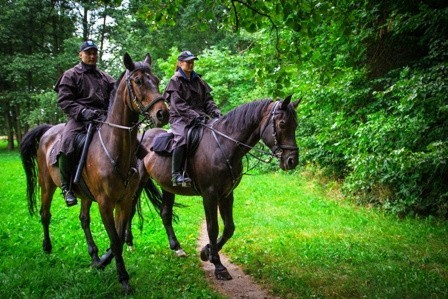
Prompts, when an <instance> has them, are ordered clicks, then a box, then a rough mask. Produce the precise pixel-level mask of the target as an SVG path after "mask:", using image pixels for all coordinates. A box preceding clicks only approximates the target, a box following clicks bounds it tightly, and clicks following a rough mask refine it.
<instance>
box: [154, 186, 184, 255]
mask: <svg viewBox="0 0 448 299" xmlns="http://www.w3.org/2000/svg"><path fill="white" fill-rule="evenodd" d="M174 198H175V196H174V194H173V193H170V192H168V191H165V190H163V194H162V207H161V209H160V217H162V222H163V226H164V227H165V231H166V234H167V236H168V242H169V243H170V248H171V250H174V251H175V253H176V256H179V257H185V256H187V254H186V253H185V251H184V250H183V249H182V247H181V246H180V243H179V241H178V240H177V237H176V234H175V232H174V229H173V206H174Z"/></svg>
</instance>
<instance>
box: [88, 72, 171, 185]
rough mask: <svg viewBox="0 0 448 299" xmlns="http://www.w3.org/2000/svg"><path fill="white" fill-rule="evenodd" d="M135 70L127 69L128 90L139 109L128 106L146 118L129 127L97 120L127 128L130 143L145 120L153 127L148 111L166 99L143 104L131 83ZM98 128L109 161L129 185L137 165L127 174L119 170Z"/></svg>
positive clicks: (160, 97)
mask: <svg viewBox="0 0 448 299" xmlns="http://www.w3.org/2000/svg"><path fill="white" fill-rule="evenodd" d="M135 71H137V70H134V71H132V72H129V71H127V76H126V87H127V89H128V91H129V97H130V98H131V99H132V102H134V103H135V104H136V105H137V107H138V109H139V111H135V110H134V109H133V108H132V106H130V105H129V104H128V107H129V109H131V110H132V111H134V112H138V113H139V114H141V115H143V116H144V118H142V119H141V120H140V121H138V122H137V123H136V124H134V125H133V126H130V127H128V126H123V125H118V124H114V123H110V122H105V121H96V122H97V123H101V124H106V125H108V126H110V127H113V128H117V129H121V130H127V131H128V133H129V143H131V142H132V135H131V133H132V131H134V130H135V129H136V128H137V129H138V128H139V127H140V125H141V124H142V123H143V122H144V121H148V122H149V126H150V127H153V125H154V122H153V121H152V119H151V117H150V115H149V113H148V111H149V110H150V109H151V108H152V107H153V106H154V105H155V104H156V103H157V102H159V101H164V100H165V99H164V98H163V97H162V96H158V97H156V98H155V99H153V100H152V101H151V102H150V103H149V104H148V105H147V106H146V107H145V106H144V105H143V101H142V100H141V99H139V98H138V97H137V96H136V94H135V92H134V89H133V87H132V84H131V81H132V79H131V76H132V74H134V72H135ZM97 130H98V137H99V139H100V143H101V146H102V147H103V150H104V152H105V153H106V156H107V157H108V158H109V161H110V162H111V164H112V166H113V167H114V170H115V171H116V172H117V174H118V176H119V177H120V178H121V179H122V181H123V183H124V186H125V187H127V185H128V184H129V181H130V178H131V177H132V176H133V175H134V174H135V173H137V169H136V168H135V167H132V166H130V168H129V170H128V173H127V174H126V175H123V174H122V173H121V172H120V171H119V169H118V166H119V163H118V161H117V160H115V159H114V158H112V155H111V154H110V152H109V151H108V150H107V148H106V145H105V144H104V141H103V137H102V135H101V127H99V128H98V129H97ZM143 136H144V133H143V135H142V139H143ZM140 143H141V140H140ZM137 151H138V147H137V148H136V150H135V152H137ZM128 157H132V150H131V148H130V147H129V156H128Z"/></svg>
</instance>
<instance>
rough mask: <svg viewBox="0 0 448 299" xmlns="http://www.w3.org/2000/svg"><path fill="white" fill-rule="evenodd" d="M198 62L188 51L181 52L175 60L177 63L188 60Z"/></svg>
mask: <svg viewBox="0 0 448 299" xmlns="http://www.w3.org/2000/svg"><path fill="white" fill-rule="evenodd" d="M193 59H194V60H198V58H197V57H196V56H194V55H193V53H191V52H190V51H183V52H182V53H180V55H179V56H178V57H177V60H179V61H189V60H193Z"/></svg>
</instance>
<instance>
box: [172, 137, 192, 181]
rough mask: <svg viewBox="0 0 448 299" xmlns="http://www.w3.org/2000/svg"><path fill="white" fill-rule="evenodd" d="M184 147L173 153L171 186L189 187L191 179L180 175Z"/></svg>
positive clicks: (183, 159)
mask: <svg viewBox="0 0 448 299" xmlns="http://www.w3.org/2000/svg"><path fill="white" fill-rule="evenodd" d="M185 151H186V147H185V146H184V145H183V146H179V147H177V148H175V149H174V151H173V167H172V182H173V186H182V187H190V186H191V179H190V178H188V177H186V176H184V175H183V174H182V165H183V164H184V161H185Z"/></svg>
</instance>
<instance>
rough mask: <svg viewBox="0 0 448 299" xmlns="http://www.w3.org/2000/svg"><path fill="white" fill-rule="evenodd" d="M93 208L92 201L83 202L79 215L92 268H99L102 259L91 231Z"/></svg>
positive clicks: (84, 200)
mask: <svg viewBox="0 0 448 299" xmlns="http://www.w3.org/2000/svg"><path fill="white" fill-rule="evenodd" d="M91 207H92V201H91V200H89V199H82V200H81V212H80V213H79V220H80V221H81V227H82V229H83V231H84V235H85V237H86V241H87V247H88V251H89V255H90V257H91V258H92V266H93V267H98V266H99V263H100V258H99V256H98V247H97V246H96V244H95V241H94V240H93V236H92V232H91V230H90V208H91Z"/></svg>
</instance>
